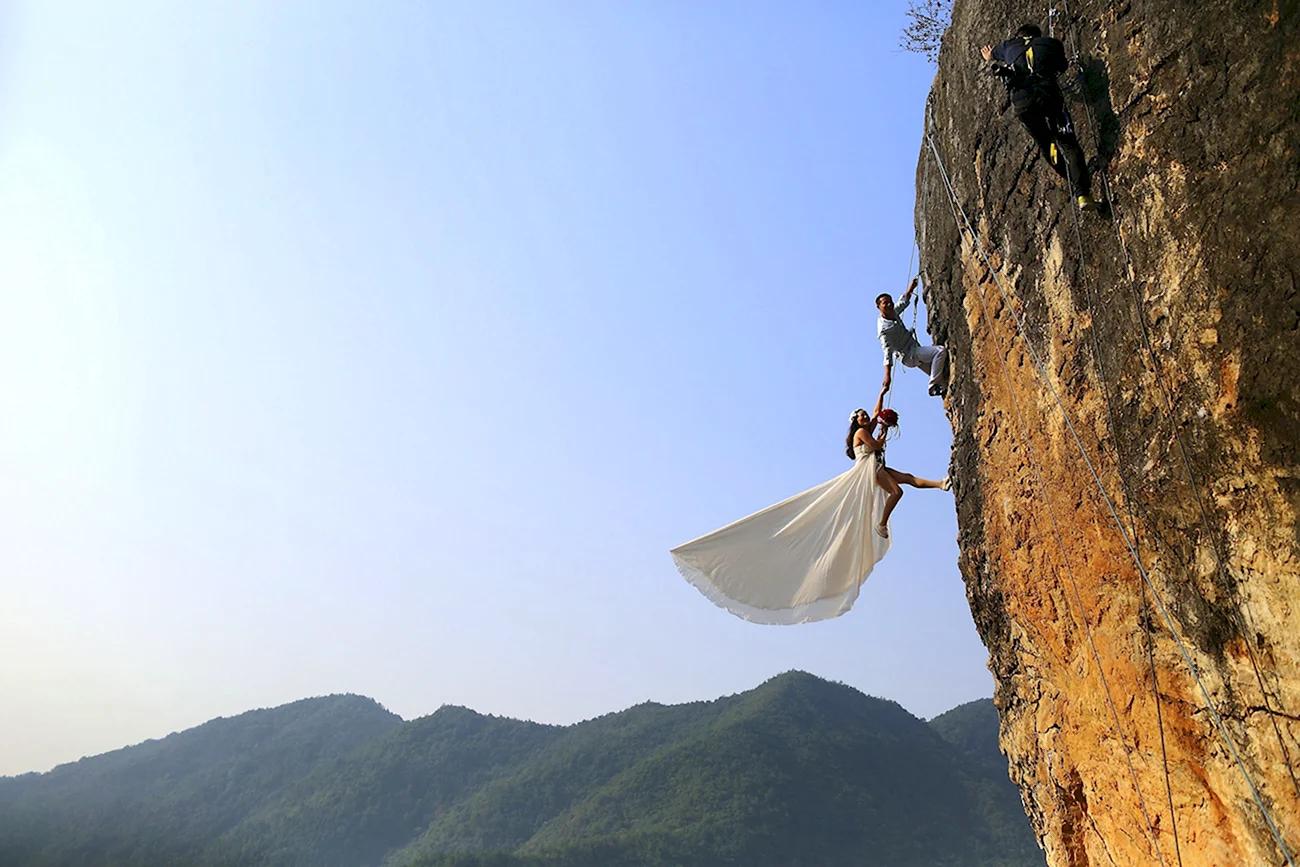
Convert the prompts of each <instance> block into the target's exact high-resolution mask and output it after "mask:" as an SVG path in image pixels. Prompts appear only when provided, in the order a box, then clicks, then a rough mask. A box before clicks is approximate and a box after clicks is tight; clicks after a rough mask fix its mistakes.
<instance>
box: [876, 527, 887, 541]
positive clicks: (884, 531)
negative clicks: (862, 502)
mask: <svg viewBox="0 0 1300 867" xmlns="http://www.w3.org/2000/svg"><path fill="white" fill-rule="evenodd" d="M876 532H877V533H879V534H880V535H881V537H882V538H885V539H888V538H889V527H887V526H886V525H884V524H877V525H876Z"/></svg>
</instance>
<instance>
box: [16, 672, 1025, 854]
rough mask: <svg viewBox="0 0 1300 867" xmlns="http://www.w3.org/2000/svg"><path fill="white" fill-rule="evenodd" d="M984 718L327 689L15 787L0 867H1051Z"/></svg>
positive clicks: (798, 687) (791, 696) (767, 687)
mask: <svg viewBox="0 0 1300 867" xmlns="http://www.w3.org/2000/svg"><path fill="white" fill-rule="evenodd" d="M976 705H978V707H975V708H974V709H972V707H973V706H971V705H966V706H963V707H962V708H958V709H956V710H954V711H952V712H950V713H949V714H945V715H944V716H943V717H940V718H938V719H936V720H935V721H934V724H933V726H931V725H927V724H925V723H924V722H922V721H921V720H918V719H916V718H915V717H913V716H911V715H910V714H908V713H907V712H906V711H904V710H903V709H902V708H901V707H899V706H898V705H897V704H894V703H893V702H888V701H883V700H881V699H876V698H870V697H868V696H865V695H863V694H861V693H859V692H857V691H855V690H853V689H850V688H849V687H846V686H842V685H837V684H831V683H827V682H825V681H822V680H819V679H817V678H815V677H812V676H810V675H806V674H800V673H789V674H785V675H782V676H780V677H777V678H774V679H772V680H770V681H768V682H767V683H765V684H763V685H762V686H760V687H759V688H757V689H755V690H751V691H750V692H747V693H742V694H739V695H735V696H730V697H727V698H723V699H719V700H717V701H713V702H699V703H695V704H687V705H679V706H673V707H665V706H662V705H655V704H644V705H639V706H637V707H633V708H630V709H628V710H626V711H623V712H621V713H615V714H609V715H607V716H604V717H600V718H598V719H594V720H589V721H587V722H584V723H580V724H578V725H573V726H568V727H559V726H545V725H538V724H535V723H528V722H520V721H518V720H510V719H502V718H498V717H489V716H483V715H481V714H477V713H474V712H473V711H469V710H466V709H463V708H452V707H447V708H443V709H442V710H440V711H438V712H437V713H434V714H432V715H430V716H428V717H424V718H422V719H418V720H414V721H412V722H409V723H401V722H400V721H399V720H398V719H397V718H396V717H395V716H393V715H392V714H389V713H388V712H387V711H384V710H383V709H382V708H380V707H379V706H378V705H376V704H374V703H373V702H370V701H368V700H366V699H360V698H357V697H354V696H346V697H340V696H335V697H330V698H325V699H311V700H307V701H303V702H297V703H295V704H292V705H286V706H284V707H282V708H275V709H273V710H269V711H253V712H250V713H248V714H244V715H243V716H239V717H234V718H232V719H222V720H214V721H213V722H211V723H208V724H206V725H204V726H199V727H198V728H195V729H191V730H189V731H186V732H181V733H179V734H175V735H172V736H170V737H168V738H165V739H163V740H161V741H150V742H147V743H145V744H141V745H139V746H136V747H129V748H127V749H124V750H118V751H117V752H114V753H109V754H106V755H104V756H98V757H96V758H93V759H84V760H82V761H81V762H77V763H74V764H71V765H64V766H61V767H59V768H56V769H55V770H54V771H52V772H50V773H49V774H42V775H34V774H32V775H26V776H24V777H18V778H10V779H0V863H4V864H8V863H21V864H31V865H56V864H60V865H61V864H69V863H96V864H114V865H123V867H143V865H154V864H168V863H186V864H197V865H213V867H216V865H263V864H268V865H276V864H283V865H298V864H300V865H313V867H314V865H324V867H329V865H337V867H378V865H383V867H398V865H411V867H620V865H627V867H632V865H637V867H656V865H664V867H667V865H678V867H715V865H746V867H767V865H771V867H778V865H780V867H785V865H796V864H797V865H800V867H805V865H807V867H818V865H825V867H832V865H835V867H838V865H842V864H846V863H853V864H863V865H871V864H881V865H884V864H890V865H910V864H915V865H944V864H952V865H957V864H962V865H1005V867H1013V865H1014V867H1019V865H1030V864H1032V865H1041V864H1042V855H1041V854H1040V852H1039V851H1038V849H1037V846H1036V844H1035V841H1034V838H1033V836H1032V834H1031V833H1030V831H1029V825H1028V821H1027V820H1026V819H1025V817H1024V815H1023V813H1022V811H1021V809H1020V804H1019V800H1018V796H1017V795H1016V792H1015V790H1014V788H1013V787H1011V786H1010V784H1009V782H1008V781H1007V779H1006V766H1005V764H1002V765H1001V766H1000V767H990V764H989V762H988V761H987V760H988V758H989V755H990V753H991V754H992V755H996V740H993V741H992V742H991V743H990V742H988V738H989V734H990V729H989V726H988V721H989V714H990V712H991V703H989V702H983V703H976ZM991 731H992V732H993V736H994V738H995V737H996V716H995V715H994V726H993V729H992V730H991ZM996 764H997V763H994V765H996Z"/></svg>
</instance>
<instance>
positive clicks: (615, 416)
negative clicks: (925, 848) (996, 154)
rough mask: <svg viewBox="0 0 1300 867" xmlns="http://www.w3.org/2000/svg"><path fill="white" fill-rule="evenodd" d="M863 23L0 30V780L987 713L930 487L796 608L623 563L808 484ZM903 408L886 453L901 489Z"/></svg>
mask: <svg viewBox="0 0 1300 867" xmlns="http://www.w3.org/2000/svg"><path fill="white" fill-rule="evenodd" d="M904 8H905V3H903V2H897V3H882V4H869V3H862V2H857V0H843V2H822V3H812V4H794V3H787V2H766V3H764V2H760V3H754V2H749V0H743V2H742V0H735V2H722V0H718V2H712V0H711V2H708V3H695V2H677V0H640V2H637V0H629V2H618V3H611V2H605V0H590V2H547V3H536V2H526V0H517V2H507V0H499V2H461V0H457V2H445V0H437V2H431V0H418V2H381V3H358V2H351V3H329V2H319V0H311V2H288V0H285V2H273V3H265V4H263V3H252V2H229V0H221V2H204V3H197V2H195V3H177V2H174V0H163V2H157V3H143V2H127V3H112V4H108V3H90V2H87V3H84V4H76V3H58V2H52V0H39V2H17V3H10V4H9V5H7V6H4V7H0V10H3V11H0V16H2V17H3V18H2V20H0V33H3V46H2V47H3V51H0V117H3V118H4V121H3V123H2V124H0V371H2V373H0V696H3V712H2V713H0V773H17V772H22V771H28V770H43V769H46V768H49V767H50V766H52V765H53V764H55V763H58V762H63V761H69V760H73V759H76V758H78V757H80V756H82V755H86V754H93V753H97V752H102V751H104V750H109V749H114V748H117V747H120V746H123V745H125V744H128V743H134V742H137V741H140V740H142V739H144V738H148V737H160V736H163V735H166V734H167V733H168V732H171V731H174V730H177V729H181V728H185V727H188V726H192V725H195V724H198V723H200V722H203V721H204V720H206V719H209V718H211V717H213V716H217V715H230V714H234V713H239V712H241V711H244V710H248V709H250V708H254V707H261V706H268V705H275V704H280V703H283V702H287V701H291V700H294V699H297V698H301V697H304V696H309V695H319V694H324V693H332V692H357V693H363V694H365V695H368V696H372V697H374V698H376V699H378V700H379V701H381V702H383V703H384V704H385V705H387V706H388V707H389V708H391V709H393V710H394V711H396V712H397V713H400V714H401V715H403V716H404V717H408V718H410V717H413V716H419V715H422V714H426V713H430V712H432V711H433V710H435V709H436V708H437V707H439V706H440V705H442V704H444V703H456V704H464V705H468V706H470V707H473V708H476V709H478V710H480V711H484V712H491V713H497V714H505V715H510V716H517V717H526V718H531V719H536V720H541V721H546V722H571V721H575V720H578V719H582V718H585V717H589V716H592V715H595V714H599V713H604V712H607V711H611V710H617V709H621V708H623V707H626V706H628V705H631V704H634V703H636V702H640V701H644V700H646V699H653V700H656V701H661V702H679V701H686V700H694V699H703V698H713V697H716V696H718V695H720V694H724V693H731V692H735V691H739V690H742V689H748V688H750V687H752V686H754V685H755V684H757V683H758V682H760V681H762V680H763V679H765V678H767V677H770V676H772V675H774V674H776V673H778V672H781V671H784V670H787V669H791V668H800V669H805V670H807V671H811V672H813V673H815V674H818V675H821V676H824V677H828V678H833V679H838V680H842V681H844V682H847V683H849V684H851V685H853V686H856V687H858V688H860V689H862V690H864V691H866V692H869V693H872V694H875V695H880V696H885V697H888V698H893V699H896V700H898V701H899V702H901V703H902V704H903V705H904V706H905V707H906V708H908V709H909V710H911V711H912V712H913V713H915V714H918V715H921V716H932V715H934V714H936V713H939V712H941V711H943V710H946V709H948V708H950V707H952V706H954V705H956V704H958V703H961V702H964V701H968V700H970V699H973V698H977V697H980V696H985V695H989V694H990V693H991V691H992V680H991V678H990V676H989V674H988V672H987V671H986V669H985V659H986V654H985V652H984V650H983V648H982V646H981V645H980V644H979V641H978V639H977V637H976V635H975V631H974V627H973V626H972V624H971V620H970V614H969V610H968V609H967V606H966V600H965V594H964V589H963V587H962V584H961V581H960V578H959V576H958V574H957V570H956V566H955V561H956V554H957V551H956V545H955V536H956V524H955V519H954V515H953V509H952V500H951V497H950V495H948V494H945V493H942V492H932V491H925V492H916V491H909V492H908V494H907V496H906V497H905V498H904V500H903V502H902V504H901V505H900V507H899V511H898V512H897V515H896V518H895V522H894V536H895V541H894V548H893V551H892V552H891V553H890V555H889V557H888V558H887V559H886V560H885V561H884V562H883V563H882V564H881V565H880V566H879V567H878V568H877V569H876V571H875V573H874V574H873V575H872V577H871V579H870V581H869V582H868V583H867V585H866V586H865V587H864V590H863V593H862V596H861V598H860V599H859V601H858V604H857V607H856V608H855V609H854V610H853V611H851V612H850V613H849V614H848V615H846V616H844V617H842V618H839V619H838V620H835V621H831V622H828V623H822V624H813V625H805V626H800V627H787V628H778V627H761V626H756V625H753V624H749V623H746V622H744V621H741V620H739V619H736V618H734V617H732V616H731V615H729V614H727V613H726V612H724V611H722V610H721V609H718V608H715V607H714V606H713V605H711V604H710V603H709V602H708V601H706V600H705V599H704V597H702V596H701V595H700V594H699V593H697V592H696V591H695V590H694V589H692V588H691V587H690V586H689V585H687V584H686V583H685V582H684V581H683V580H682V579H681V578H680V577H679V576H678V574H677V573H676V571H675V570H674V569H673V565H672V562H671V559H670V558H669V556H668V553H667V552H668V549H669V548H670V547H672V546H673V545H676V544H678V543H680V542H683V541H685V540H687V539H690V538H693V537H695V536H698V535H700V534H702V533H704V532H707V531H709V530H712V529H714V528H716V527H718V526H720V525H722V524H725V523H728V522H730V521H731V520H734V519H736V518H739V517H741V516H743V515H745V514H748V513H750V512H752V511H754V510H756V509H758V508H761V507H763V506H766V505H768V504H770V503H773V502H776V501H777V500H779V499H783V498H784V497H786V496H789V495H790V494H793V493H796V492H797V491H800V490H803V489H804V488H807V487H810V486H811V485H813V484H816V483H818V482H821V481H824V480H825V479H827V478H830V477H831V476H833V475H835V474H837V473H840V472H842V471H844V470H845V469H847V467H848V461H847V459H846V458H845V456H844V453H843V438H844V433H845V430H846V428H847V423H848V416H849V412H850V410H852V409H853V408H854V407H856V406H858V405H861V404H867V405H868V406H869V405H870V401H871V400H872V399H873V398H874V394H875V389H876V388H877V387H878V384H879V381H880V374H881V362H880V352H879V348H878V346H877V344H876V341H875V332H874V316H875V313H874V309H873V307H872V304H871V299H872V297H873V296H874V295H875V294H876V293H877V292H879V291H884V290H893V291H897V290H899V289H901V288H902V286H903V284H904V283H905V281H906V278H907V270H908V259H909V249H910V246H909V245H910V243H911V238H912V226H911V216H912V206H913V197H914V192H913V184H914V173H915V167H916V159H917V153H918V150H919V135H920V125H921V112H922V109H923V104H924V98H925V93H926V91H927V89H928V86H929V83H930V78H931V75H932V69H931V68H930V67H929V66H928V65H927V64H926V62H925V61H924V59H923V58H921V57H918V56H916V55H911V54H906V53H903V52H901V51H899V50H898V49H897V47H896V42H897V33H898V31H899V29H900V28H901V27H902V26H903V23H904V22H903V9H904ZM921 322H922V323H924V317H922V319H921ZM924 392H925V387H924V377H923V376H922V375H920V374H919V373H916V372H913V371H908V372H905V374H904V375H903V376H902V377H901V379H900V380H899V385H898V394H897V395H896V398H895V401H894V405H895V407H896V408H898V409H899V410H900V414H901V415H902V418H903V425H902V427H903V432H904V434H903V438H902V439H901V440H900V441H898V442H897V443H896V444H894V445H892V446H891V448H890V463H891V464H893V465H896V466H899V467H902V468H904V469H909V470H912V471H914V472H916V473H917V474H919V475H928V476H931V477H935V478H937V477H940V476H942V475H943V474H944V473H945V472H946V471H947V464H948V445H949V441H950V434H949V428H948V426H947V422H946V420H945V418H944V416H943V413H942V407H941V405H940V404H939V402H938V401H935V400H932V399H930V398H927V397H926V396H925V393H924Z"/></svg>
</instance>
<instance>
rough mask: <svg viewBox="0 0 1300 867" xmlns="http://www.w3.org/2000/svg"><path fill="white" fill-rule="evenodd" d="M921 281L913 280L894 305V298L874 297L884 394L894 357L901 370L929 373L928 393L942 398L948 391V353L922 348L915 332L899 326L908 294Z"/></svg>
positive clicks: (933, 347) (939, 348) (914, 278)
mask: <svg viewBox="0 0 1300 867" xmlns="http://www.w3.org/2000/svg"><path fill="white" fill-rule="evenodd" d="M919 279H921V278H919V277H913V278H912V282H911V283H909V284H908V286H907V291H906V292H904V293H903V297H901V298H899V299H898V300H899V304H898V306H897V307H895V306H894V299H893V297H892V296H891V295H890V294H889V293H888V292H882V293H880V294H879V295H877V296H876V309H877V310H879V311H880V319H879V320H878V321H877V322H876V334H878V335H879V336H880V346H881V348H882V349H884V350H885V385H884V388H885V390H886V391H888V390H889V386H890V384H891V383H892V381H893V371H894V356H895V355H897V356H898V359H899V360H900V361H902V362H903V366H904V367H919V368H920V369H921V370H924V371H925V372H926V373H928V374H930V394H931V395H932V396H934V397H943V393H944V391H945V390H946V389H947V388H948V350H947V349H945V348H943V347H942V346H922V345H921V344H920V342H919V341H918V340H917V339H916V332H915V331H912V330H910V329H908V327H907V326H906V325H904V324H903V317H902V313H903V311H904V310H906V309H907V305H909V304H911V303H912V293H913V292H914V291H915V290H916V283H917V281H918V280H919Z"/></svg>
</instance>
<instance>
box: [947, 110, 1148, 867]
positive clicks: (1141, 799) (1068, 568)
mask: <svg viewBox="0 0 1300 867" xmlns="http://www.w3.org/2000/svg"><path fill="white" fill-rule="evenodd" d="M925 125H926V130H925V137H926V140H927V141H928V142H929V143H930V147H931V149H934V139H933V138H932V137H931V135H930V127H931V119H930V110H929V106H928V105H927V106H926V121H925ZM934 160H935V164H936V165H937V167H938V169H939V177H940V179H941V180H942V181H943V183H944V186H945V187H946V188H947V190H948V192H949V206H950V207H951V209H952V215H953V219H954V220H955V221H956V223H957V231H958V233H961V231H962V222H963V220H964V219H965V217H966V213H965V211H964V210H962V212H961V216H960V217H958V209H959V208H960V207H961V204H960V202H958V201H957V197H956V195H955V194H953V191H952V184H951V181H950V180H949V178H948V173H947V171H946V170H945V168H944V166H943V162H942V160H940V159H939V157H938V153H937V151H936V152H935V154H934ZM966 224H967V225H968V226H969V225H970V223H969V221H968V220H967V221H966ZM982 255H983V253H982V251H981V256H982ZM985 264H986V265H987V264H988V260H987V258H985ZM990 271H992V268H991V266H990ZM976 297H977V300H978V301H979V304H980V310H981V312H982V313H983V315H984V316H985V318H987V317H988V310H987V307H986V306H985V304H984V295H983V292H977V293H976ZM1013 312H1014V311H1013ZM997 357H998V365H999V367H1000V368H1001V370H1002V376H1003V378H1004V379H1005V380H1006V383H1007V393H1008V394H1009V395H1011V403H1012V408H1013V409H1014V410H1015V415H1016V422H1017V425H1018V427H1019V428H1020V432H1021V438H1022V440H1023V441H1024V443H1025V447H1026V448H1027V449H1028V451H1029V456H1030V460H1031V466H1032V468H1033V472H1034V480H1035V482H1036V483H1037V485H1038V490H1039V491H1040V492H1041V493H1042V499H1043V502H1044V503H1046V505H1047V514H1048V518H1049V519H1050V522H1051V525H1052V536H1053V538H1054V539H1055V540H1056V545H1057V550H1058V551H1059V552H1060V556H1061V562H1062V563H1063V564H1064V565H1065V573H1066V577H1067V578H1068V579H1069V581H1070V588H1071V590H1072V591H1073V595H1074V602H1075V606H1076V607H1077V609H1078V612H1079V621H1080V622H1081V623H1082V624H1083V629H1084V635H1085V636H1086V637H1087V639H1088V648H1089V650H1090V651H1091V653H1092V659H1093V664H1094V665H1095V666H1096V668H1097V674H1098V676H1099V677H1100V678H1101V685H1102V693H1103V694H1104V695H1105V696H1106V705H1107V707H1108V708H1109V710H1110V713H1111V721H1112V725H1113V727H1114V730H1115V737H1116V738H1117V739H1118V740H1119V743H1120V746H1121V748H1122V749H1123V750H1124V762H1125V764H1126V765H1127V767H1128V772H1129V777H1130V779H1131V780H1132V782H1133V791H1134V792H1135V793H1136V794H1137V797H1138V806H1139V807H1140V808H1141V811H1142V818H1143V821H1144V822H1145V823H1146V829H1145V830H1146V836H1147V840H1148V842H1149V843H1150V844H1151V849H1152V851H1154V852H1155V855H1156V860H1157V861H1159V862H1160V864H1161V865H1162V867H1164V864H1165V859H1164V854H1163V853H1162V852H1161V849H1160V845H1159V843H1158V842H1157V841H1156V830H1155V824H1154V822H1153V821H1152V819H1151V814H1150V811H1149V810H1148V809H1147V804H1146V798H1145V796H1144V795H1143V794H1142V786H1141V785H1140V784H1139V782H1138V777H1137V771H1136V770H1135V769H1134V767H1133V752H1132V749H1130V747H1129V744H1128V740H1127V739H1126V738H1125V736H1124V727H1123V724H1122V723H1121V722H1120V718H1119V710H1118V709H1117V708H1116V706H1115V699H1114V696H1113V694H1112V692H1111V688H1110V681H1109V679H1108V678H1107V677H1106V669H1105V667H1104V666H1103V665H1102V662H1101V652H1100V651H1099V650H1098V649H1097V642H1096V639H1095V637H1094V636H1093V632H1092V626H1091V624H1090V623H1089V622H1088V612H1087V607H1086V606H1085V605H1084V603H1083V595H1082V594H1081V593H1080V592H1079V584H1078V581H1077V580H1076V579H1075V575H1074V567H1073V566H1072V565H1071V561H1070V557H1069V555H1068V554H1067V552H1066V548H1065V539H1064V537H1063V536H1062V534H1061V527H1060V523H1059V521H1058V520H1057V517H1056V509H1055V507H1053V505H1052V500H1051V498H1050V497H1048V496H1047V483H1046V482H1045V481H1044V480H1043V471H1042V465H1041V463H1040V462H1039V460H1038V456H1037V454H1036V453H1035V451H1034V446H1033V441H1032V439H1031V437H1030V436H1029V431H1028V426H1027V425H1026V423H1025V418H1024V414H1023V413H1022V412H1021V410H1020V401H1019V400H1018V399H1017V398H1016V392H1015V388H1014V386H1013V385H1012V382H1011V374H1010V372H1009V371H1008V370H1007V366H1006V361H1005V360H1004V359H1003V356H1002V353H1001V352H999V353H997Z"/></svg>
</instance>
